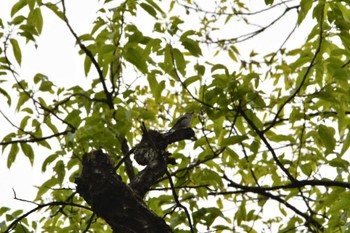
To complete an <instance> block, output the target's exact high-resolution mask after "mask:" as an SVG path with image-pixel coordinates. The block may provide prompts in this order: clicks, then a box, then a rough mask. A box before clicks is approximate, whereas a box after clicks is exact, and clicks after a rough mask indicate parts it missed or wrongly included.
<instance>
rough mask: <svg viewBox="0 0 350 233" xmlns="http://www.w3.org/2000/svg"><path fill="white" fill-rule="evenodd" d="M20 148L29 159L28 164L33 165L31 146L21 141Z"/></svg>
mask: <svg viewBox="0 0 350 233" xmlns="http://www.w3.org/2000/svg"><path fill="white" fill-rule="evenodd" d="M21 149H22V151H23V153H24V155H25V156H26V157H27V158H28V159H29V161H30V164H31V165H32V166H33V163H34V151H33V149H32V147H31V146H30V145H29V144H27V143H21Z"/></svg>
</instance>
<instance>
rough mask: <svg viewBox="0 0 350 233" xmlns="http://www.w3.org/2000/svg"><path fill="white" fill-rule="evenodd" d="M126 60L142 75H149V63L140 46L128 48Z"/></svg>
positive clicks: (125, 54)
mask: <svg viewBox="0 0 350 233" xmlns="http://www.w3.org/2000/svg"><path fill="white" fill-rule="evenodd" d="M124 58H125V60H127V61H128V62H130V63H131V64H133V65H135V66H136V68H137V69H139V70H140V71H141V72H142V73H148V67H147V62H146V59H145V57H144V56H143V53H142V49H141V48H140V47H139V46H134V47H131V46H128V47H127V48H126V49H125V51H124Z"/></svg>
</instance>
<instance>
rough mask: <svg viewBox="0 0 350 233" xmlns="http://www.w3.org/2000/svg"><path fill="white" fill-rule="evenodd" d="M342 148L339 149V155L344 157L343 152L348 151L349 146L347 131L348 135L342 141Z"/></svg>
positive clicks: (349, 134)
mask: <svg viewBox="0 0 350 233" xmlns="http://www.w3.org/2000/svg"><path fill="white" fill-rule="evenodd" d="M342 144H343V146H342V148H341V151H340V155H341V156H342V155H344V154H345V152H346V151H347V150H348V149H349V146H350V130H348V134H347V135H346V138H345V139H344V141H343V143H342Z"/></svg>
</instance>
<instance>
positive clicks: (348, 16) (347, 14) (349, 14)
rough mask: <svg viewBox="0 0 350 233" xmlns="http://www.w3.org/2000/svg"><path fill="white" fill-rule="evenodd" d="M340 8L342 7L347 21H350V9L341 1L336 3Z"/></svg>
mask: <svg viewBox="0 0 350 233" xmlns="http://www.w3.org/2000/svg"><path fill="white" fill-rule="evenodd" d="M336 4H337V6H338V8H339V9H340V11H341V13H342V15H343V17H344V19H345V21H346V22H348V23H350V9H348V8H346V7H345V6H344V5H343V4H342V3H341V2H337V3H336ZM347 6H349V5H347Z"/></svg>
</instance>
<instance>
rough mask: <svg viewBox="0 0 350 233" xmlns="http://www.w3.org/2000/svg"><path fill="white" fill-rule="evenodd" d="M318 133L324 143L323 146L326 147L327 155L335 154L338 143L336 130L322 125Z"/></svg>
mask: <svg viewBox="0 0 350 233" xmlns="http://www.w3.org/2000/svg"><path fill="white" fill-rule="evenodd" d="M317 133H318V135H319V137H320V139H321V141H322V144H323V145H324V146H325V147H326V149H327V153H331V152H333V150H334V148H335V143H336V141H335V138H334V134H335V132H334V129H333V128H330V127H327V126H325V125H320V126H319V127H318V130H317Z"/></svg>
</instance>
